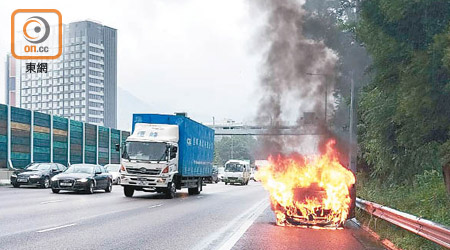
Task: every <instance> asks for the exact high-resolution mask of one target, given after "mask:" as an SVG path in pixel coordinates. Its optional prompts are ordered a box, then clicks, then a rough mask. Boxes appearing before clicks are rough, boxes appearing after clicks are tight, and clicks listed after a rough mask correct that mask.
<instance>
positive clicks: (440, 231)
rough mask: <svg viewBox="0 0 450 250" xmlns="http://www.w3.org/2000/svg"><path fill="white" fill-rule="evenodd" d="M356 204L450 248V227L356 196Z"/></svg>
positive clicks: (370, 212)
mask: <svg viewBox="0 0 450 250" xmlns="http://www.w3.org/2000/svg"><path fill="white" fill-rule="evenodd" d="M356 206H357V207H358V208H360V209H363V210H365V211H366V212H368V213H369V214H372V215H375V216H376V217H378V218H380V219H383V220H385V221H388V222H390V223H392V224H394V225H396V226H399V227H401V228H403V229H406V230H408V231H410V232H412V233H415V234H417V235H420V236H422V237H424V238H426V239H428V240H431V241H433V242H434V243H437V244H439V245H441V246H443V247H446V248H450V228H448V227H446V226H444V225H441V224H439V223H435V222H432V221H429V220H426V219H423V218H419V217H416V216H414V215H411V214H407V213H404V212H400V211H398V210H395V209H392V208H389V207H385V206H383V205H379V204H376V203H373V202H370V201H366V200H363V199H360V198H356Z"/></svg>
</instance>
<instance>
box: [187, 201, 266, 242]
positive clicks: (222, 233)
mask: <svg viewBox="0 0 450 250" xmlns="http://www.w3.org/2000/svg"><path fill="white" fill-rule="evenodd" d="M268 206H269V202H268V201H267V200H266V199H264V200H262V201H261V202H259V203H257V204H256V205H254V206H253V207H251V208H250V209H248V210H247V211H245V212H244V213H242V214H241V215H240V216H239V217H236V218H235V219H233V220H232V221H230V223H228V224H227V225H226V226H224V227H222V228H221V229H219V230H217V231H216V232H215V233H213V234H212V235H210V236H208V237H207V238H206V239H204V240H202V241H201V242H200V243H199V244H197V245H196V246H195V247H194V248H193V249H208V250H209V249H221V250H222V249H231V248H232V247H233V246H234V244H236V242H237V241H238V240H239V239H240V238H241V237H242V235H243V234H244V233H245V232H246V231H247V229H248V228H249V227H250V226H251V225H252V224H253V222H254V221H255V220H256V218H258V216H259V215H261V213H262V212H263V211H264V210H265V209H266V208H267V207H268ZM236 228H237V230H236Z"/></svg>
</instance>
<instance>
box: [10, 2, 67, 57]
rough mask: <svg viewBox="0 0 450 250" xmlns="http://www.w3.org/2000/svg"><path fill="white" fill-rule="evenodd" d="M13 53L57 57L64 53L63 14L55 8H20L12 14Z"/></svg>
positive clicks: (15, 55) (16, 55) (18, 55)
mask: <svg viewBox="0 0 450 250" xmlns="http://www.w3.org/2000/svg"><path fill="white" fill-rule="evenodd" d="M11 54H12V55H13V56H14V57H15V58H17V59H56V58H58V57H59V56H61V54H62V16H61V13H60V12H59V11H58V10H55V9H19V10H15V11H14V12H13V13H12V15H11Z"/></svg>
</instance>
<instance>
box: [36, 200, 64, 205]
mask: <svg viewBox="0 0 450 250" xmlns="http://www.w3.org/2000/svg"><path fill="white" fill-rule="evenodd" d="M60 201H63V200H51V201H43V202H41V204H49V203H55V202H60Z"/></svg>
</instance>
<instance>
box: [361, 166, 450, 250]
mask: <svg viewBox="0 0 450 250" xmlns="http://www.w3.org/2000/svg"><path fill="white" fill-rule="evenodd" d="M357 180H358V181H357V186H356V190H357V196H358V197H360V198H362V199H365V200H369V201H373V202H376V203H379V204H382V205H386V206H388V207H391V208H394V209H397V210H399V211H402V212H406V213H409V214H413V215H415V216H418V217H423V218H425V219H428V220H431V221H434V222H438V223H441V224H443V225H446V226H449V225H450V197H449V196H448V195H447V193H446V191H445V185H444V181H443V177H442V174H441V173H439V172H438V171H435V170H433V171H426V172H425V173H424V174H422V175H418V176H416V177H415V179H414V181H413V183H412V184H408V185H407V184H404V185H394V184H392V185H389V184H386V183H383V181H380V180H376V179H371V178H369V177H368V176H367V175H365V174H364V173H358V174H357ZM356 217H357V218H358V220H359V221H360V222H361V223H363V224H364V225H366V226H368V227H370V228H371V229H372V230H374V231H375V232H376V233H378V234H379V235H380V236H381V238H383V239H389V240H390V241H392V242H393V243H394V244H396V245H397V246H398V247H400V248H402V249H405V250H409V249H444V248H442V247H440V246H439V245H437V244H435V243H433V242H431V241H429V240H426V239H424V238H422V237H420V236H417V235H415V234H413V233H410V232H409V231H406V230H404V229H402V228H399V227H397V226H394V225H392V224H390V223H388V222H386V221H384V220H381V219H378V218H376V217H372V216H371V215H369V214H367V213H366V212H365V211H362V210H359V209H357V211H356Z"/></svg>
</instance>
